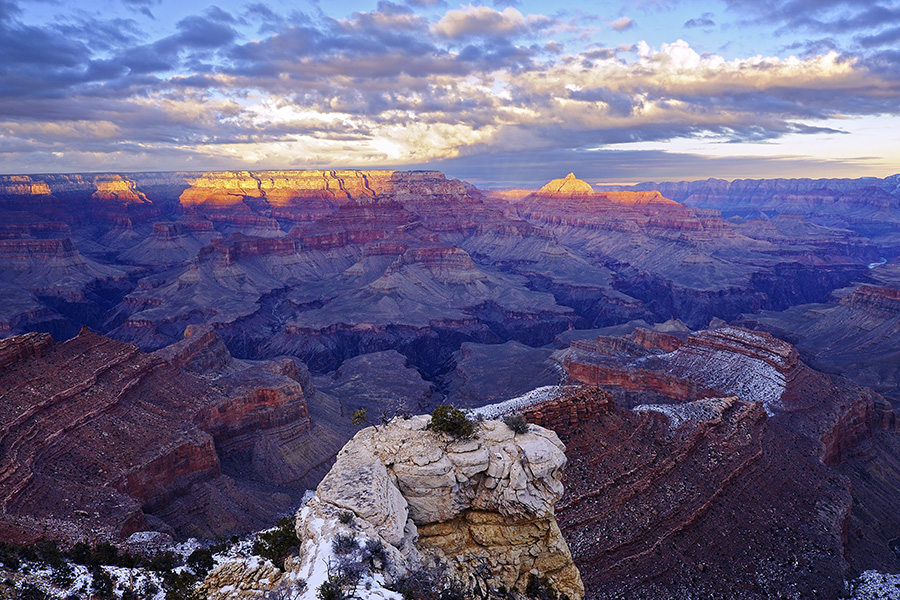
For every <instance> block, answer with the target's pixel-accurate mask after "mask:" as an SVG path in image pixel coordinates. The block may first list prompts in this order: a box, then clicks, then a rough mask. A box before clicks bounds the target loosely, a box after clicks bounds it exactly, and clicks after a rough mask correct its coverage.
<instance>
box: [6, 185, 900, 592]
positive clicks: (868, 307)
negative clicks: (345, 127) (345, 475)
mask: <svg viewBox="0 0 900 600" xmlns="http://www.w3.org/2000/svg"><path fill="white" fill-rule="evenodd" d="M0 298H2V301H0V338H2V339H0V393H2V394H3V395H2V403H0V411H2V412H0V414H2V418H0V423H2V425H0V538H3V539H7V540H21V541H37V540H41V539H51V538H52V539H58V540H61V541H65V542H73V541H76V540H81V539H87V540H91V541H114V540H123V539H126V538H128V537H129V536H130V535H131V534H133V533H135V532H141V531H158V532H163V533H165V534H166V535H169V536H171V537H172V538H173V539H184V538H187V537H199V538H207V539H214V538H220V537H223V536H230V535H234V534H246V533H248V532H250V531H254V530H257V529H260V528H262V527H264V526H267V525H269V524H271V523H272V522H274V520H275V519H276V517H277V516H279V515H282V514H284V513H285V512H289V511H293V510H295V509H296V508H297V506H298V505H299V504H300V502H301V499H302V498H303V495H304V492H305V491H306V490H307V489H312V488H314V487H315V486H316V485H317V484H318V483H319V481H320V480H321V479H322V478H323V477H324V476H325V475H326V473H327V472H328V471H329V469H330V468H331V467H332V464H333V463H334V461H335V456H336V455H337V454H338V451H339V450H340V449H341V447H342V446H344V444H345V442H347V441H348V440H349V439H350V438H351V437H352V436H353V435H354V434H355V433H356V432H357V428H356V427H354V426H353V425H352V424H351V415H352V414H353V413H354V412H355V411H358V410H359V409H365V411H366V414H367V415H368V419H369V420H370V421H371V422H372V423H374V424H376V425H378V424H380V423H381V422H382V421H381V419H382V417H384V418H385V420H387V419H389V418H390V417H392V416H395V415H407V414H425V413H431V412H432V411H433V410H434V409H435V408H436V407H438V406H439V405H441V404H447V403H449V404H453V405H455V406H457V407H460V408H465V409H470V410H471V411H473V412H477V411H478V409H479V408H485V407H488V406H489V405H493V404H496V403H498V402H502V401H504V400H508V399H510V398H515V397H517V396H522V395H523V394H526V393H528V392H529V391H531V390H535V389H537V388H542V387H544V386H551V387H548V388H547V389H548V390H551V391H550V392H548V393H547V394H545V395H544V396H542V400H540V401H537V402H532V403H526V405H525V408H524V414H525V416H526V417H527V419H528V421H529V422H531V423H533V424H536V425H540V426H542V427H546V428H548V429H551V430H553V431H555V432H556V434H557V435H558V436H559V439H560V440H561V441H562V442H563V443H564V444H565V446H566V457H567V459H568V466H567V467H566V468H565V471H564V475H562V483H563V485H564V486H565V493H564V494H563V495H562V497H561V498H560V499H559V501H558V503H557V505H556V517H557V519H558V522H559V530H560V531H561V532H562V536H563V537H564V538H565V540H566V542H567V543H568V545H569V548H570V549H571V559H572V560H573V561H574V564H575V565H576V566H577V567H578V569H579V571H580V573H581V579H582V580H583V582H584V589H585V597H586V598H653V597H660V596H659V594H662V593H663V590H668V592H670V593H671V594H672V595H670V596H669V597H673V598H674V597H678V598H710V597H728V598H741V599H743V598H747V599H750V598H770V597H786V598H794V597H796V598H823V599H827V598H837V597H839V595H840V594H842V593H843V592H844V581H845V580H847V579H851V578H854V577H857V576H859V575H860V574H861V573H863V572H864V571H867V570H873V569H874V570H877V571H879V572H883V573H900V553H898V551H897V547H898V545H897V544H898V542H897V540H900V520H898V519H897V517H896V515H897V514H900V422H898V419H897V413H898V411H900V370H898V369H900V367H898V365H900V363H898V360H897V359H898V353H900V346H898V341H897V340H898V329H900V179H898V176H893V177H888V178H885V179H874V178H868V179H862V180H849V179H846V180H844V179H829V180H761V181H750V180H736V181H733V182H725V181H721V180H707V181H698V182H681V183H678V182H675V183H659V184H650V183H647V184H639V185H636V186H625V187H622V186H620V187H619V188H617V189H602V188H599V187H598V188H596V189H595V188H594V187H593V186H591V185H590V184H588V183H587V182H585V181H582V180H579V179H578V178H577V177H575V175H574V174H569V175H568V176H566V177H563V178H559V179H555V180H553V181H550V182H548V183H547V184H546V185H544V186H543V187H541V188H540V189H537V190H531V191H521V190H519V191H511V192H502V191H495V190H480V189H478V188H477V187H475V186H473V185H471V184H469V183H466V182H464V181H460V180H456V179H452V178H448V177H447V176H445V175H444V174H443V173H441V172H439V171H407V172H403V171H389V170H382V171H221V172H206V173H201V172H167V173H106V174H58V175H28V176H26V175H4V176H0ZM556 386H559V387H556ZM554 526H555V525H554ZM430 527H431V526H430ZM434 527H437V529H440V527H439V526H434ZM436 543H438V544H440V543H442V542H440V541H438V542H436ZM732 572H739V573H741V574H742V575H741V577H740V578H739V579H735V578H734V577H731V576H730V573H732ZM576 588H577V586H576V587H573V588H572V589H576ZM673 590H674V591H673ZM785 590H787V591H785Z"/></svg>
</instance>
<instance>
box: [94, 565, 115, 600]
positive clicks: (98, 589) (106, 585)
mask: <svg viewBox="0 0 900 600" xmlns="http://www.w3.org/2000/svg"><path fill="white" fill-rule="evenodd" d="M114 589H115V585H114V584H113V580H112V577H110V576H109V573H107V572H106V569H104V568H102V567H100V566H98V565H94V566H92V567H91V592H92V593H93V594H94V595H95V596H99V597H101V598H112V595H113V590H114Z"/></svg>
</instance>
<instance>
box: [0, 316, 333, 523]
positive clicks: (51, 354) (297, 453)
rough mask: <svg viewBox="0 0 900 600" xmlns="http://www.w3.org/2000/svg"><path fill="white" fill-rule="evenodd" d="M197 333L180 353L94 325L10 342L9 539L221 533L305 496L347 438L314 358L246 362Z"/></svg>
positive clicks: (4, 466) (4, 442)
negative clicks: (322, 415)
mask: <svg viewBox="0 0 900 600" xmlns="http://www.w3.org/2000/svg"><path fill="white" fill-rule="evenodd" d="M195 333H196V335H193V336H191V338H190V340H188V341H186V342H185V343H184V344H182V345H181V347H180V348H177V349H173V350H172V351H170V352H169V353H168V358H169V360H166V358H164V357H163V356H154V355H151V354H145V353H143V352H141V351H140V350H138V348H137V347H136V346H134V345H132V344H126V343H123V342H118V341H114V340H111V339H109V338H105V337H103V336H100V335H97V334H95V333H93V332H91V331H89V330H87V329H84V330H82V332H81V333H80V334H79V335H78V336H76V337H75V338H72V339H71V340H68V341H66V342H63V343H53V341H52V339H51V338H50V336H49V335H47V334H28V335H26V336H20V337H12V338H10V339H8V340H4V341H3V342H2V344H0V365H3V368H2V370H0V393H2V395H3V399H4V400H3V403H2V404H0V537H2V538H3V539H14V540H28V539H35V538H43V537H47V538H56V539H67V540H79V539H88V540H91V539H111V540H120V539H124V538H125V537H127V536H128V535H130V534H132V533H134V532H136V531H141V530H152V529H156V530H162V531H167V532H170V533H178V534H181V535H202V536H206V537H213V536H219V535H226V534H231V533H237V532H241V531H246V530H248V529H254V528H258V527H260V526H262V525H264V524H266V523H267V522H269V521H270V520H271V519H272V517H273V516H274V515H275V514H277V512H278V511H280V510H284V509H285V508H288V507H290V506H291V505H292V504H294V503H296V502H297V501H298V500H299V497H300V496H301V495H302V493H303V490H304V484H308V483H310V482H311V481H315V480H317V479H318V476H320V475H318V476H317V474H316V473H315V471H316V470H317V469H318V468H319V467H320V465H321V464H322V463H327V462H328V458H329V456H331V455H333V453H334V452H335V451H336V449H337V448H335V447H334V446H331V450H330V452H329V450H328V448H329V445H330V444H334V443H335V442H334V440H333V439H330V440H329V438H334V437H335V436H334V435H330V436H329V435H327V434H325V435H323V431H322V429H321V427H319V428H318V429H316V430H314V429H313V423H312V422H311V419H310V416H309V412H310V411H309V409H308V405H307V396H306V394H305V393H304V385H308V383H309V379H308V375H307V374H306V373H305V369H303V367H302V366H301V365H298V364H297V363H296V362H295V361H293V360H289V359H285V360H282V361H273V362H271V363H268V364H257V365H245V364H239V363H232V361H231V357H230V356H229V355H228V354H227V351H224V352H223V347H222V346H221V341H220V340H217V338H215V336H214V334H212V332H211V331H209V330H206V331H198V332H195ZM229 363H231V364H229ZM182 367H184V368H182ZM187 368H190V369H191V370H192V371H193V372H188V371H187V370H186V369H187ZM217 372H218V373H219V374H218V375H216V374H215V373H217ZM307 391H309V392H310V393H313V390H312V389H311V388H307ZM326 440H329V441H326ZM317 453H321V455H319V456H316V454H317ZM307 477H309V479H307Z"/></svg>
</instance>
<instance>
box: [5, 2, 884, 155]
mask: <svg viewBox="0 0 900 600" xmlns="http://www.w3.org/2000/svg"><path fill="white" fill-rule="evenodd" d="M730 1H736V0H730ZM764 1H765V0H764ZM410 5H411V3H410V2H406V3H400V2H399V1H398V2H392V1H387V0H383V1H382V2H380V3H378V5H377V7H376V10H373V11H369V12H356V13H353V14H351V15H349V16H348V17H346V18H342V19H337V18H330V17H327V16H323V15H312V16H311V15H305V14H302V13H295V14H292V15H288V16H282V15H278V14H276V13H274V12H273V11H272V10H271V9H270V8H269V7H268V6H267V5H265V4H256V5H248V6H246V7H245V8H244V12H242V13H240V14H239V16H238V13H230V12H227V11H225V10H222V9H219V8H215V7H212V8H209V9H206V10H205V11H203V12H200V13H198V14H192V15H189V16H187V17H185V18H183V19H182V20H180V21H178V23H177V24H176V25H175V26H173V28H172V30H171V31H169V32H168V35H166V36H164V37H161V38H159V39H153V38H151V39H143V38H141V37H139V36H138V32H139V30H140V28H139V27H138V26H137V24H136V23H135V22H134V21H130V20H128V19H125V20H118V21H116V20H106V21H104V20H97V21H96V22H95V23H94V27H95V30H92V29H91V27H90V26H89V25H90V24H88V23H86V22H82V21H79V20H77V19H67V20H61V21H60V23H59V24H57V25H54V26H41V27H38V26H32V25H27V24H24V23H22V22H21V21H20V20H19V19H21V18H22V17H21V13H20V12H18V11H17V5H15V4H14V3H12V2H10V1H9V0H0V15H4V14H5V15H6V17H5V19H4V20H0V55H2V56H3V57H4V60H3V61H0V148H5V149H7V152H6V154H5V156H12V155H13V154H15V156H16V157H17V158H15V159H12V158H11V159H10V160H14V161H24V160H31V161H32V164H43V163H40V162H34V161H41V160H45V161H49V160H55V159H51V158H49V157H50V156H51V155H52V154H53V153H55V152H62V153H63V154H65V155H66V156H68V157H69V158H66V159H65V160H69V161H78V160H89V159H91V160H97V165H100V164H107V163H109V162H110V161H114V160H120V161H121V164H123V165H129V164H134V160H135V158H134V157H138V156H140V157H143V159H145V160H146V161H156V162H147V163H145V164H144V165H142V168H162V167H163V166H164V165H169V164H172V163H171V162H167V161H180V163H178V164H179V165H184V164H197V165H200V164H201V163H202V164H204V165H209V166H210V168H213V167H216V166H218V167H234V166H236V165H246V166H257V167H258V166H263V165H268V166H273V167H277V166H290V165H294V166H298V167H302V166H364V165H370V166H379V165H388V164H391V165H404V164H424V163H426V162H428V161H429V160H444V161H449V160H459V161H462V160H464V159H465V160H469V163H467V164H470V165H474V164H477V162H478V161H479V160H482V161H483V157H484V156H486V155H491V156H496V155H498V153H500V154H502V153H503V152H505V151H506V149H508V148H517V149H520V150H521V151H523V152H526V151H527V152H532V153H534V155H535V156H537V153H539V152H550V153H553V154H554V155H555V154H556V153H560V155H566V153H567V152H570V151H573V149H580V150H579V152H586V150H585V149H587V148H597V147H613V146H615V145H617V144H623V143H654V142H661V141H667V140H684V139H688V140H690V139H711V140H715V141H717V142H721V143H728V142H734V141H766V140H772V139H776V138H779V137H782V136H811V135H820V134H821V133H822V132H825V131H832V132H833V131H835V130H836V129H837V128H836V127H835V126H834V125H833V122H834V120H835V119H844V118H850V117H853V116H854V115H866V114H882V113H889V114H896V113H897V112H898V110H900V109H898V108H897V107H898V106H900V87H898V86H897V77H898V76H897V73H898V69H897V66H898V64H900V55H898V54H897V52H896V51H891V49H889V48H888V41H887V40H889V39H892V38H891V36H893V35H894V33H893V29H892V28H891V27H888V26H885V27H883V28H881V29H879V30H877V31H875V32H874V33H872V34H870V35H871V36H878V35H881V36H882V37H881V38H879V39H876V40H873V41H872V42H871V43H872V44H873V45H872V47H873V48H874V49H875V51H873V53H872V54H871V55H870V56H868V57H859V56H853V55H850V54H848V53H846V52H845V51H841V50H839V47H840V46H839V45H838V44H832V43H830V41H829V40H831V37H830V36H823V37H822V39H821V40H818V42H817V43H816V44H813V43H812V42H809V43H807V44H805V45H801V46H798V50H803V52H804V55H803V56H801V57H800V58H793V57H792V58H788V59H783V58H778V57H764V56H755V57H744V58H738V59H732V60H727V59H726V58H724V57H722V56H717V55H714V54H700V53H699V52H697V51H696V50H695V49H694V48H693V47H692V46H691V45H690V44H688V43H687V42H685V41H682V40H678V41H676V42H673V43H670V44H663V45H661V46H659V47H658V48H654V47H651V46H650V45H649V44H647V43H645V42H639V43H636V44H634V45H628V46H622V47H620V48H605V47H597V46H592V47H590V48H589V49H587V50H581V51H579V50H576V49H575V48H578V46H577V44H575V43H570V40H572V39H573V38H576V37H577V36H579V35H588V36H589V37H591V36H595V35H597V34H598V33H600V32H603V31H606V32H607V34H608V29H607V25H604V24H603V21H602V20H595V21H592V22H591V23H590V24H589V25H585V24H583V23H579V22H577V21H575V22H567V23H563V22H561V21H558V20H556V19H554V18H552V17H547V16H543V15H531V14H523V13H522V12H520V10H518V9H516V8H512V7H506V8H504V9H503V10H498V9H496V8H492V7H489V6H475V5H466V6H463V7H461V8H459V9H453V10H447V11H445V12H444V14H443V15H441V16H439V17H438V16H433V17H428V16H424V15H423V14H421V13H417V12H415V11H413V10H411V9H410ZM437 5H438V4H437V3H435V2H430V3H429V6H430V7H432V8H433V7H434V6H437ZM778 6H781V5H780V4H779V5H778ZM776 8H777V7H776ZM782 8H783V7H782ZM857 8H858V9H859V10H856V11H855V12H854V13H853V14H856V15H857V16H859V18H860V19H863V18H868V17H865V15H864V13H865V14H867V13H866V11H865V10H863V9H860V7H858V6H857ZM707 14H708V13H705V14H704V15H701V17H700V18H701V19H703V18H707V16H706V15H707ZM848 18H849V17H848ZM248 19H250V20H252V24H253V26H256V25H257V24H259V25H260V32H261V33H260V36H259V39H256V40H250V41H248V40H245V39H243V38H242V37H241V34H240V33H239V28H240V26H239V25H238V24H237V23H238V22H241V21H246V20H248ZM710 20H711V19H710ZM63 21H64V22H63ZM628 22H629V23H631V21H630V20H629V21H628ZM622 23H623V24H624V23H625V22H624V21H622ZM550 35H552V36H554V37H557V36H559V37H558V39H559V40H560V41H547V38H549V37H550ZM101 38H102V39H101ZM522 40H524V41H522ZM562 42H565V45H564V44H563V43H562ZM859 43H860V44H862V43H863V41H862V38H860V42H859ZM826 121H827V122H828V123H831V125H828V126H825V125H823V123H825V122H826ZM75 148H77V149H78V150H74V149H75ZM578 156H597V154H596V153H595V154H589V153H587V154H584V153H582V154H578ZM188 158H192V161H193V162H189V161H188ZM579 160H580V159H579ZM585 160H587V159H585ZM5 164H6V163H5ZM8 164H24V163H16V162H10V163H8ZM48 164H50V163H48ZM52 164H63V163H52ZM65 164H70V165H74V164H76V163H75V162H68V163H65ZM79 164H81V163H79ZM454 164H455V163H454ZM460 164H462V163H460ZM89 166H90V165H87V164H83V166H82V167H80V169H84V168H87V167H89ZM7 168H9V167H7ZM119 168H122V167H119Z"/></svg>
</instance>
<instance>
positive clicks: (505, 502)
mask: <svg viewBox="0 0 900 600" xmlns="http://www.w3.org/2000/svg"><path fill="white" fill-rule="evenodd" d="M428 422H429V417H427V416H417V417H412V418H409V419H399V418H398V419H394V420H393V421H391V422H390V423H389V424H387V425H384V426H381V427H379V428H377V429H376V428H374V427H369V428H367V429H364V430H363V431H361V432H360V433H359V434H357V435H356V437H354V438H353V439H352V440H351V441H350V442H349V443H348V444H347V445H346V446H345V447H344V449H343V450H341V452H340V453H339V454H338V457H337V461H336V463H335V465H334V466H333V467H332V469H331V471H329V473H328V475H326V476H325V478H324V479H323V480H322V482H321V483H320V484H319V487H318V488H317V490H316V494H315V495H314V496H313V497H312V499H310V500H309V502H308V503H307V504H306V506H305V507H304V508H302V509H301V510H300V512H299V513H298V515H297V535H298V537H299V538H300V540H301V544H302V546H301V550H300V554H299V556H298V557H297V558H295V559H293V560H291V561H289V562H288V563H287V568H288V570H289V571H292V577H294V578H296V577H300V578H303V579H305V580H306V581H307V583H308V589H307V592H306V594H305V595H304V596H303V597H304V598H306V597H309V598H313V597H315V593H316V591H317V588H318V586H319V585H320V584H321V583H322V582H324V581H326V579H327V574H328V573H329V572H331V573H333V572H334V569H335V565H334V564H333V563H334V562H335V560H336V558H335V556H336V553H335V551H334V547H333V543H334V542H333V541H334V539H335V538H337V537H338V536H344V537H345V538H346V537H347V536H352V537H353V538H354V539H356V540H357V541H355V542H354V543H355V544H361V543H362V541H365V540H368V542H366V543H367V544H371V543H377V544H378V547H380V548H381V549H382V552H383V553H384V555H385V556H386V557H387V559H386V560H385V561H384V562H383V565H384V569H383V573H382V574H381V575H380V576H379V577H384V578H386V579H378V578H376V579H375V582H376V583H377V581H382V582H385V581H386V582H387V583H388V584H390V583H391V582H395V581H397V580H398V579H399V578H401V577H402V576H404V575H406V574H408V573H410V572H411V571H415V570H419V569H421V568H423V567H425V566H427V565H429V564H435V563H438V564H442V565H444V566H445V567H446V568H447V569H448V570H449V574H450V576H451V577H452V578H453V579H455V580H457V581H458V582H460V583H461V584H462V585H463V586H464V588H465V589H467V590H468V592H467V594H473V593H474V592H473V590H474V589H475V588H476V587H478V589H481V590H487V589H488V588H490V589H493V590H494V591H495V592H496V591H497V590H500V589H501V586H502V588H503V589H506V590H510V591H517V592H520V593H521V592H523V591H524V589H525V587H526V585H527V583H528V581H529V577H530V576H531V575H534V576H536V577H538V578H540V579H544V580H545V581H546V582H549V584H550V585H552V586H553V588H554V589H556V590H557V591H558V592H560V593H564V594H566V595H568V596H569V597H570V598H572V599H573V600H578V599H580V598H581V597H582V596H583V594H584V589H583V587H582V583H581V578H580V576H579V574H578V570H577V569H576V568H575V566H574V565H573V563H572V560H571V555H570V554H569V550H568V547H567V546H566V543H565V541H564V540H563V538H562V536H561V535H560V532H559V528H558V527H557V525H556V521H555V519H554V505H555V503H556V501H557V500H558V499H559V498H560V496H561V495H562V493H563V489H562V485H561V483H560V478H561V476H562V469H563V467H564V466H565V463H566V458H565V455H564V453H563V449H564V448H563V445H562V444H561V443H560V442H559V439H558V438H557V436H556V434H554V433H553V432H552V431H548V430H546V429H544V428H542V427H537V426H532V427H531V428H530V430H529V431H528V432H527V433H522V434H516V433H514V432H513V431H512V430H511V429H509V428H508V427H507V426H506V425H504V424H503V423H500V422H497V421H485V422H483V423H481V424H480V425H479V427H478V429H477V432H476V434H475V436H474V437H472V438H470V439H456V438H453V437H451V436H449V435H448V434H440V433H435V432H432V431H428V430H426V425H427V424H428ZM329 561H331V562H332V564H331V565H330V566H329ZM329 569H330V571H329ZM212 576H213V577H217V578H218V579H217V581H219V582H220V583H225V584H226V585H227V582H226V581H222V578H221V577H219V575H218V574H217V573H215V572H214V573H213V575H212ZM375 587H378V585H376V586H375ZM420 591H421V592H423V593H425V592H427V590H420ZM360 593H362V594H363V596H362V597H373V598H374V597H382V596H380V595H379V593H380V592H378V591H377V590H375V591H372V590H369V591H367V592H360Z"/></svg>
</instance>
